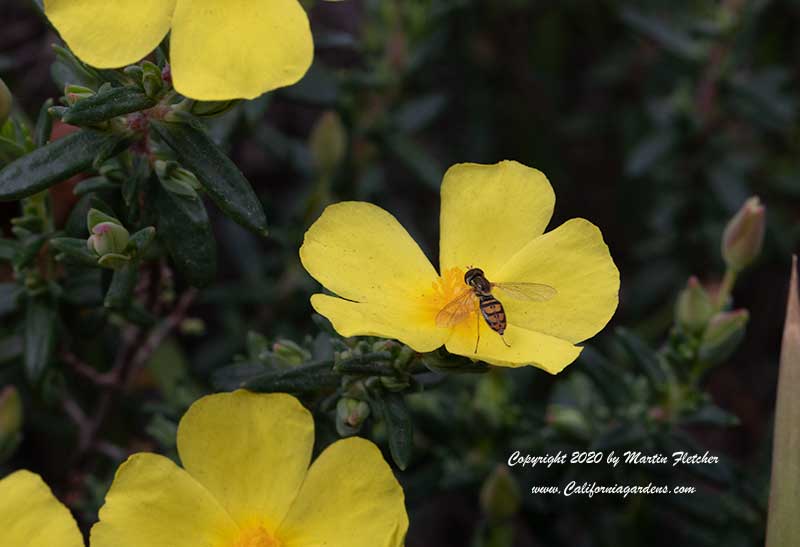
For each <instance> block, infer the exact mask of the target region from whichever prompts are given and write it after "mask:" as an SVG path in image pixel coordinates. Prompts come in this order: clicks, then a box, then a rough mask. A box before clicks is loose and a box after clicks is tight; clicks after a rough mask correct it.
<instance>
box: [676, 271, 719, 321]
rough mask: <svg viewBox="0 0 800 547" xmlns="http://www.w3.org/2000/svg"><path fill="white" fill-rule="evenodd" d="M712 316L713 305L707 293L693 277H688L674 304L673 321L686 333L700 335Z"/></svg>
mask: <svg viewBox="0 0 800 547" xmlns="http://www.w3.org/2000/svg"><path fill="white" fill-rule="evenodd" d="M713 314H714V304H713V302H711V297H710V296H709V295H708V292H707V291H706V290H705V289H704V288H703V286H702V285H701V284H700V281H698V280H697V278H696V277H695V276H692V277H690V278H689V282H688V283H687V284H686V288H685V289H683V291H681V293H680V294H679V295H678V301H677V303H676V304H675V319H676V321H677V323H678V325H680V327H681V328H682V329H683V330H685V331H687V332H690V333H693V334H697V333H701V332H703V331H704V330H705V328H706V325H708V321H709V320H710V319H711V316H712V315H713Z"/></svg>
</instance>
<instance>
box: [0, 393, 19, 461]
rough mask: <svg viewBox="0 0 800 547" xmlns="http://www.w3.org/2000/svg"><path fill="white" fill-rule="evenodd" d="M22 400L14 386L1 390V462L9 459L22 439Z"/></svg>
mask: <svg viewBox="0 0 800 547" xmlns="http://www.w3.org/2000/svg"><path fill="white" fill-rule="evenodd" d="M21 430H22V401H21V399H20V397H19V392H18V391H17V389H16V388H15V387H14V386H7V387H5V388H3V390H2V391H0V462H3V461H5V460H7V459H8V458H9V457H10V456H11V454H12V453H13V452H14V451H15V450H16V448H17V446H19V443H20V441H21V440H22V433H21Z"/></svg>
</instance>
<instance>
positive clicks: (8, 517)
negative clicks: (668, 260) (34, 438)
mask: <svg viewBox="0 0 800 547" xmlns="http://www.w3.org/2000/svg"><path fill="white" fill-rule="evenodd" d="M0 540H2V541H0V544H2V545H7V546H9V547H11V546H14V547H17V546H19V547H83V537H82V536H81V533H80V531H79V530H78V525H77V524H75V519H73V518H72V515H71V514H70V512H69V509H67V508H66V507H64V506H63V505H62V504H61V502H59V501H58V500H57V499H56V498H55V496H53V493H52V492H51V491H50V488H48V487H47V485H46V484H45V483H44V481H43V480H42V478H41V477H40V476H39V475H36V474H35V473H31V472H30V471H17V472H15V473H12V474H11V475H9V476H7V477H5V478H4V479H2V480H0Z"/></svg>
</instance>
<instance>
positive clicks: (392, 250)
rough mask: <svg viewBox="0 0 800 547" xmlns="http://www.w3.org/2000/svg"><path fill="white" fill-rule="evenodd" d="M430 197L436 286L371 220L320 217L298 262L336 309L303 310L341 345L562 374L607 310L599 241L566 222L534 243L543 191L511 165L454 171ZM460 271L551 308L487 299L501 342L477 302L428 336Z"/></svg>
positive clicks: (391, 222)
mask: <svg viewBox="0 0 800 547" xmlns="http://www.w3.org/2000/svg"><path fill="white" fill-rule="evenodd" d="M441 193H442V210H441V219H440V220H441V222H440V230H441V233H440V246H439V266H440V272H441V274H439V273H437V272H436V270H435V269H434V267H433V266H432V265H431V263H430V262H429V261H428V259H427V258H426V257H425V255H424V254H423V252H422V251H421V250H420V248H419V246H417V244H416V243H415V242H414V240H413V239H412V238H411V236H409V234H408V232H406V231H405V230H404V229H403V227H402V226H401V225H400V224H399V223H398V222H397V220H396V219H395V218H394V217H393V216H392V215H390V214H389V213H387V212H386V211H384V210H383V209H381V208H379V207H376V206H375V205H371V204H369V203H362V202H345V203H339V204H336V205H331V206H330V207H328V208H327V209H326V210H325V212H324V213H323V214H322V216H321V217H320V218H319V220H317V221H316V222H315V223H314V224H313V225H312V226H311V228H309V230H308V232H306V236H305V241H304V242H303V246H302V247H301V249H300V258H301V260H302V262H303V265H304V266H305V268H306V270H308V272H309V273H310V274H311V275H312V276H313V277H314V278H315V279H316V280H317V281H319V282H320V283H321V284H322V285H323V286H324V287H325V288H327V289H329V290H330V291H332V292H333V293H335V294H336V295H338V296H339V297H340V298H336V297H334V296H328V295H324V294H315V295H314V296H312V297H311V305H312V306H313V307H314V309H315V310H316V311H317V312H318V313H320V314H322V315H324V316H325V317H327V318H328V319H329V320H330V321H331V323H332V324H333V326H334V328H335V329H336V330H337V331H338V332H339V333H340V334H342V335H343V336H355V335H370V336H381V337H385V338H395V339H397V340H400V341H401V342H403V343H405V344H407V345H408V346H410V347H411V348H413V349H415V350H416V351H419V352H427V351H432V350H435V349H436V348H438V347H440V346H442V345H445V346H446V347H447V349H448V350H449V351H450V352H451V353H455V354H458V355H465V356H467V357H471V358H475V359H480V360H483V361H486V362H488V363H491V364H495V365H500V366H510V367H515V366H521V365H526V364H532V365H534V366H537V367H540V368H542V369H544V370H546V371H547V372H550V373H552V374H555V373H558V372H560V371H561V370H563V368H564V367H566V366H567V365H568V364H570V363H571V362H573V361H574V360H575V359H576V358H577V357H578V355H579V354H580V352H581V348H580V347H578V346H576V344H578V343H579V342H581V341H583V340H586V339H587V338H590V337H591V336H594V335H595V334H597V332H599V331H600V329H602V328H603V327H604V326H605V325H606V323H608V321H609V319H611V316H612V315H613V314H614V311H615V310H616V308H617V303H618V292H619V272H618V271H617V268H616V266H615V265H614V262H613V261H612V259H611V255H610V254H609V251H608V247H607V246H606V244H605V243H604V242H603V237H602V234H601V233H600V230H599V229H598V228H597V227H596V226H594V225H593V224H591V223H590V222H588V221H586V220H583V219H572V220H570V221H568V222H566V223H564V224H563V225H561V226H559V227H558V228H556V229H555V230H553V231H551V232H548V233H544V230H545V228H546V227H547V225H548V223H549V222H550V218H551V216H552V214H553V208H554V205H555V196H554V193H553V189H552V187H551V186H550V183H549V182H548V181H547V178H546V177H545V176H544V175H543V174H542V173H541V172H539V171H537V170H535V169H531V168H529V167H525V166H524V165H521V164H519V163H516V162H512V161H504V162H501V163H499V164H496V165H477V164H460V165H455V166H453V167H452V168H451V169H450V170H449V171H448V172H447V174H446V175H445V177H444V181H443V183H442V190H441ZM471 267H475V268H481V269H482V270H483V271H484V273H485V276H486V278H487V279H488V280H489V281H490V282H493V283H498V282H499V283H536V284H540V285H547V286H549V287H551V288H552V289H555V292H554V293H552V294H554V296H552V295H551V296H550V297H549V300H547V301H544V302H532V301H524V300H521V299H516V298H509V297H506V296H503V297H501V296H500V291H497V297H498V299H500V300H501V301H502V304H503V306H504V307H505V312H506V317H507V321H508V326H507V330H506V331H505V333H504V334H503V337H502V338H501V336H500V335H498V334H497V333H496V332H494V331H492V330H490V328H489V326H488V325H487V324H486V323H484V322H483V320H482V319H481V318H480V316H479V315H478V311H477V309H476V305H477V299H473V302H471V303H470V307H469V313H468V314H467V315H466V316H465V317H463V318H462V319H461V320H460V321H459V322H458V323H457V324H455V325H444V326H442V325H437V320H436V318H437V315H439V313H440V311H441V310H442V309H443V308H444V307H445V306H447V304H448V303H449V302H451V301H453V300H454V299H455V298H456V297H457V296H458V295H460V294H463V292H464V290H465V289H466V288H467V285H466V283H465V281H464V274H465V272H466V271H467V270H468V269H469V268H471ZM552 289H551V290H552ZM479 333H480V334H479ZM479 337H480V338H479ZM478 338H479V339H478ZM476 343H477V351H476ZM506 344H507V345H506Z"/></svg>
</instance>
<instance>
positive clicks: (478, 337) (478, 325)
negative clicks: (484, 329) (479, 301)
mask: <svg viewBox="0 0 800 547" xmlns="http://www.w3.org/2000/svg"><path fill="white" fill-rule="evenodd" d="M475 317H476V319H477V320H478V322H477V323H476V326H477V329H476V330H477V333H478V336H477V337H476V338H475V353H478V344H480V343H481V314H480V309H479V310H478V312H477V313H475Z"/></svg>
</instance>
